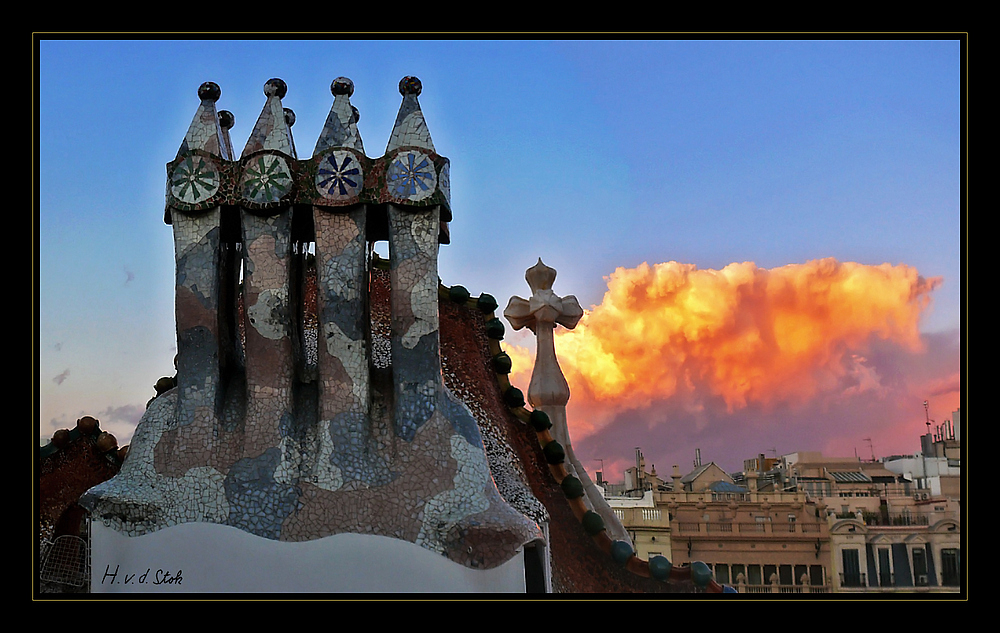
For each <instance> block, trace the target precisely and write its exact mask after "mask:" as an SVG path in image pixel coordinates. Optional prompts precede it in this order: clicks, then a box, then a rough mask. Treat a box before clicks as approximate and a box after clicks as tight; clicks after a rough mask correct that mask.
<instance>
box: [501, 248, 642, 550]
mask: <svg viewBox="0 0 1000 633" xmlns="http://www.w3.org/2000/svg"><path fill="white" fill-rule="evenodd" d="M524 278H525V279H526V280H527V282H528V285H529V286H530V287H531V298H530V299H528V300H525V299H522V298H521V297H511V299H510V302H508V304H507V308H506V309H505V310H504V311H503V315H504V316H505V317H507V320H508V321H510V324H511V326H512V327H513V328H514V329H515V330H520V329H521V328H523V327H527V328H528V329H530V330H531V331H532V332H534V333H535V337H536V339H537V341H536V351H535V367H534V369H533V370H532V372H531V383H530V384H529V385H528V402H530V403H531V406H533V407H534V408H536V409H540V410H542V411H544V412H545V413H546V415H548V416H549V421H550V422H552V429H551V433H552V437H553V439H555V441H557V442H559V443H560V444H561V445H562V446H563V448H564V449H565V451H566V466H567V470H568V471H569V472H570V474H572V475H575V476H576V477H577V479H579V480H580V481H581V482H582V483H583V486H584V490H585V491H586V495H585V496H584V501H585V503H586V504H587V506H588V508H589V509H591V510H593V511H595V512H597V513H598V514H600V515H601V517H602V518H603V519H604V523H605V527H606V529H607V530H608V535H609V536H611V537H612V539H615V540H621V541H625V542H627V543H629V544H631V543H632V540H631V539H630V538H629V536H628V532H627V531H626V530H625V528H624V527H623V526H622V524H621V522H620V521H619V520H618V518H617V517H616V516H615V515H614V512H613V511H612V510H611V508H610V507H609V506H608V503H607V501H605V500H604V496H603V495H601V493H600V492H599V491H598V490H597V487H596V486H595V485H594V483H593V482H592V481H591V479H590V477H589V476H588V475H587V471H586V469H584V467H583V466H582V465H581V464H580V462H579V460H578V459H577V458H576V455H575V454H574V453H573V446H572V444H571V443H570V439H569V428H568V426H567V424H566V403H567V402H569V383H567V382H566V377H565V376H563V373H562V369H561V368H560V367H559V361H558V360H557V359H556V348H555V337H554V333H555V327H556V323H558V324H560V325H562V326H564V327H566V328H568V329H571V330H572V329H573V328H575V327H576V324H577V323H579V322H580V318H581V317H583V308H581V307H580V302H579V301H577V299H576V297H575V296H573V295H567V296H565V297H559V296H557V295H556V293H555V292H553V291H552V282H554V281H555V279H556V271H555V269H553V268H549V267H548V266H546V265H545V264H543V263H542V260H541V258H539V259H538V263H537V264H535V265H534V266H532V267H531V268H529V269H528V270H527V272H526V273H525V274H524Z"/></svg>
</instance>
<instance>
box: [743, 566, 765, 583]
mask: <svg viewBox="0 0 1000 633" xmlns="http://www.w3.org/2000/svg"><path fill="white" fill-rule="evenodd" d="M747 584H748V585H762V584H764V583H763V582H762V581H761V574H760V565H747Z"/></svg>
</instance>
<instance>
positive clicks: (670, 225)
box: [36, 39, 965, 450]
mask: <svg viewBox="0 0 1000 633" xmlns="http://www.w3.org/2000/svg"><path fill="white" fill-rule="evenodd" d="M38 53H39V55H38V57H37V76H38V92H37V95H38V97H37V103H36V112H37V121H36V126H37V131H38V146H37V163H38V175H39V182H38V185H39V186H38V198H37V208H38V225H37V230H38V237H37V246H38V250H37V256H38V281H37V290H38V305H39V313H38V343H37V345H38V361H39V362H38V386H39V393H38V397H39V420H38V427H39V433H40V435H41V439H42V440H43V441H44V440H46V439H47V438H48V437H50V436H51V433H52V432H53V431H54V430H55V429H57V428H64V427H72V425H73V424H74V423H75V421H76V419H77V418H78V417H80V416H81V415H85V414H89V415H94V416H95V417H99V418H100V419H101V420H102V424H103V425H104V426H105V427H107V428H110V429H111V430H112V432H115V433H116V435H118V436H119V437H120V438H122V439H123V441H127V437H128V435H129V434H130V432H131V426H132V425H134V423H135V421H137V420H138V416H139V415H141V412H142V409H143V408H144V405H145V402H146V400H148V399H149V398H150V397H151V396H152V395H153V390H152V385H153V383H154V382H155V381H156V379H157V378H159V377H160V376H164V375H173V367H172V359H173V355H174V353H175V342H174V334H175V333H174V322H173V285H174V284H173V272H174V271H173V245H172V237H171V230H170V228H169V227H168V226H166V225H165V224H164V223H163V200H164V197H163V196H164V186H165V179H166V171H165V164H166V163H167V162H168V161H170V160H171V159H173V157H174V155H175V154H176V152H177V148H178V147H179V146H180V143H181V140H182V139H183V137H184V134H185V132H186V130H187V127H188V125H189V124H190V122H191V118H192V117H193V115H194V113H195V110H196V108H197V106H198V98H197V94H196V93H197V89H198V86H199V85H200V84H201V83H202V82H204V81H214V82H216V83H218V84H219V85H220V86H221V88H222V97H221V99H220V100H219V102H218V104H217V105H218V107H219V108H220V109H226V110H230V111H231V112H233V113H234V115H235V117H236V126H235V127H234V128H233V130H232V137H233V145H234V147H235V149H236V151H237V152H239V151H241V150H242V147H243V145H244V144H245V142H246V140H247V137H248V135H249V132H250V130H251V128H252V127H253V124H254V122H255V120H256V118H257V116H258V114H259V113H260V110H261V108H262V106H263V104H264V96H263V92H262V88H263V85H264V82H265V81H267V80H268V79H269V78H271V77H280V78H282V79H284V80H285V82H286V83H287V85H288V93H287V95H286V97H285V99H284V100H283V103H284V105H285V107H288V108H291V109H292V110H294V111H295V113H296V124H295V126H294V127H293V135H294V138H295V144H296V147H297V149H298V153H299V156H300V158H306V157H308V156H310V155H311V153H312V148H313V146H314V145H315V142H316V139H317V137H318V136H319V132H320V129H321V128H322V125H323V122H324V120H325V118H326V115H327V113H328V112H329V109H330V106H331V104H332V95H331V94H330V83H331V81H332V80H333V79H334V78H335V77H338V76H347V77H350V78H351V79H352V80H353V81H354V84H355V92H354V95H353V97H352V99H351V101H352V103H353V104H354V105H355V106H356V107H357V108H358V109H359V111H360V113H361V119H360V122H359V129H360V132H361V136H362V139H363V141H364V144H365V149H366V151H367V153H368V155H369V156H371V157H378V156H381V155H382V154H383V152H384V149H385V145H386V142H387V140H388V137H389V133H390V130H391V128H392V124H393V121H394V119H395V115H396V111H397V109H398V107H399V104H400V100H401V97H400V95H399V93H398V89H397V84H398V82H399V79H400V78H401V77H403V76H405V75H416V76H417V77H419V78H420V79H421V81H422V83H423V93H422V94H421V96H420V103H421V106H422V108H423V111H424V115H425V118H426V120H427V123H428V127H429V129H430V132H431V135H432V137H433V139H434V143H435V146H436V148H437V151H438V153H440V154H442V155H444V156H447V157H448V158H449V159H450V160H451V165H452V206H453V212H454V221H453V222H452V224H451V228H452V244H450V245H448V246H445V247H443V248H442V250H441V255H440V273H441V278H442V281H443V282H444V283H445V284H447V285H452V284H462V285H464V286H466V287H467V288H468V289H469V290H470V291H471V292H472V293H473V294H474V295H475V294H479V293H481V292H488V293H491V294H493V295H494V296H496V297H497V299H498V301H499V302H500V304H501V306H503V305H506V302H507V300H508V299H509V297H510V296H511V295H515V294H516V295H521V296H527V295H528V294H529V293H530V291H529V289H528V287H527V284H526V283H525V281H524V270H525V269H526V268H528V267H529V266H531V265H532V264H534V262H535V261H536V260H537V258H538V257H541V258H542V259H543V260H544V261H545V263H546V264H548V265H550V266H552V267H554V268H556V269H557V270H558V271H559V276H558V279H557V280H556V285H555V290H556V292H557V293H559V294H575V295H576V296H577V297H578V298H579V300H580V303H581V304H582V305H583V306H584V307H585V308H587V307H589V306H591V305H594V304H598V303H600V301H601V299H602V296H603V294H604V292H605V291H606V290H607V285H606V281H605V277H606V276H608V275H610V274H611V273H612V272H613V271H614V270H615V269H616V268H617V267H628V268H631V267H635V266H637V265H639V264H641V263H642V262H649V263H650V264H653V263H658V262H666V261H670V260H676V261H678V262H682V263H691V264H695V265H697V266H698V267H699V268H722V267H724V266H726V265H727V264H729V263H731V262H743V261H753V262H755V263H756V264H757V265H758V266H760V267H764V268H772V267H778V266H783V265H786V264H793V263H802V262H805V261H808V260H813V259H818V258H824V257H833V258H836V259H838V260H840V261H856V262H860V263H864V264H881V263H883V262H888V263H890V264H900V263H903V264H907V265H909V266H913V267H915V268H916V269H917V270H918V271H919V272H920V274H921V275H923V276H925V277H937V276H941V277H943V278H944V283H943V285H942V286H941V287H940V288H939V289H938V290H936V291H934V293H933V306H932V308H931V309H930V311H929V312H928V313H927V315H926V317H925V319H924V321H923V325H922V329H923V331H925V332H927V333H939V332H953V331H957V330H959V328H960V327H961V325H962V304H961V285H962V281H961V280H962V252H963V249H962V244H963V242H964V240H965V236H964V235H963V234H962V231H961V224H962V212H963V205H962V199H961V194H962V191H961V184H962V182H961V177H962V171H961V166H962V160H963V156H962V154H961V150H962V146H961V142H962V139H963V136H962V134H963V129H962V126H961V114H962V111H961V107H962V99H961V73H962V67H961V48H960V43H959V42H958V40H957V39H955V40H912V41H907V40H898V39H893V40H886V41H859V40H840V41H836V40H806V41H762V40H746V41H740V40H715V41H711V40H692V41H682V40H668V41H624V40H613V41H572V40H561V41H502V40H491V41H471V40H470V41H390V40H380V41H358V40H354V41H333V40H331V41H301V40H287V41H237V40H219V41H195V40H177V41H157V40H137V41H100V40H78V41H74V40H44V41H41V42H40V43H39V47H38ZM514 340H521V341H524V339H523V337H522V338H521V339H517V338H516V337H515V339H514ZM942 417H943V416H942ZM790 450H794V449H790ZM914 450H916V447H915V448H914Z"/></svg>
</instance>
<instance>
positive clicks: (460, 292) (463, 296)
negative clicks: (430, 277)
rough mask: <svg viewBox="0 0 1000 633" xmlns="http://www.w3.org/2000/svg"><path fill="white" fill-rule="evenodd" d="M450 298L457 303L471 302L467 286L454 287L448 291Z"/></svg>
mask: <svg viewBox="0 0 1000 633" xmlns="http://www.w3.org/2000/svg"><path fill="white" fill-rule="evenodd" d="M448 298H449V299H451V300H452V301H454V302H455V303H465V302H466V301H468V300H469V291H468V290H466V289H465V286H452V287H451V288H449V289H448Z"/></svg>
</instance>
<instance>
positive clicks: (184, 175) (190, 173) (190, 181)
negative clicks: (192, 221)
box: [170, 155, 219, 204]
mask: <svg viewBox="0 0 1000 633" xmlns="http://www.w3.org/2000/svg"><path fill="white" fill-rule="evenodd" d="M218 190H219V168H218V167H216V166H215V163H213V162H212V161H211V160H209V159H207V158H205V157H204V156H197V155H189V156H186V157H185V158H184V160H182V161H181V162H180V163H178V165H177V166H176V167H174V171H173V173H172V174H170V195H172V196H173V197H174V198H176V199H177V200H180V201H181V202H185V203H187V204H198V203H199V202H204V201H205V200H208V199H209V198H211V197H212V196H214V195H215V193H216V192H217V191H218Z"/></svg>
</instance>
